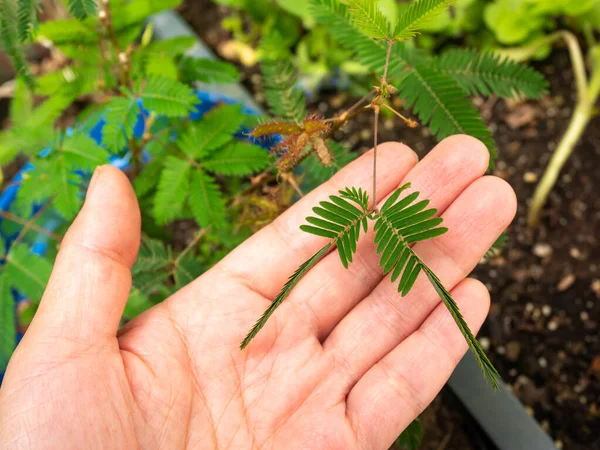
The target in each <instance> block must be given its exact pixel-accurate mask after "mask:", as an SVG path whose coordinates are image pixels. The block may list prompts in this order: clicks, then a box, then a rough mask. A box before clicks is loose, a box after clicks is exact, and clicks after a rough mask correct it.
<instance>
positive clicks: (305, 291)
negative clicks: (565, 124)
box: [285, 136, 489, 340]
mask: <svg viewBox="0 0 600 450" xmlns="http://www.w3.org/2000/svg"><path fill="white" fill-rule="evenodd" d="M488 164H489V152H488V150H487V148H486V147H485V145H483V144H482V143H481V142H480V141H478V140H477V139H475V138H472V137H469V136H453V137H450V138H448V139H445V140H444V141H442V142H441V143H440V144H438V145H437V146H436V147H435V148H434V149H433V150H432V151H431V152H430V153H429V154H428V155H427V156H426V157H425V158H424V159H423V160H422V161H420V162H419V163H418V164H417V165H416V166H415V167H414V168H413V169H412V170H411V171H410V172H409V173H408V175H407V176H406V177H405V178H403V179H402V180H400V181H399V182H398V184H397V185H396V186H394V189H395V188H396V187H399V186H400V185H402V184H404V183H406V182H411V184H412V186H411V191H419V192H420V193H421V198H423V199H429V200H430V201H431V203H430V206H431V207H433V208H436V209H437V210H438V215H439V214H442V213H443V212H444V211H445V210H446V208H448V206H449V205H450V204H451V203H452V202H453V201H454V200H455V199H456V197H458V196H459V195H460V193H461V192H462V191H463V190H464V189H466V188H467V187H468V186H469V185H470V184H471V183H472V182H473V181H474V180H476V179H477V178H479V177H481V176H482V175H483V174H484V173H485V171H486V170H487V168H488ZM392 191H393V190H392ZM390 193H391V192H390ZM386 197H387V196H386ZM384 200H385V199H381V201H380V206H381V205H382V204H383V201H384ZM373 237H374V233H373V230H372V228H371V229H370V230H369V232H368V234H367V236H363V237H362V238H361V240H360V241H359V243H358V246H357V252H356V256H355V258H354V261H353V262H352V264H350V266H349V268H348V269H345V268H344V267H343V266H342V265H341V263H340V259H339V256H338V254H337V252H333V253H331V254H329V255H327V256H326V257H325V258H324V259H323V260H322V261H321V262H320V263H319V264H318V265H317V266H316V267H315V269H314V270H312V271H310V272H309V273H308V274H307V275H306V276H305V277H304V278H303V279H302V281H301V282H300V283H299V284H298V286H297V287H296V289H294V290H293V291H292V293H291V294H290V297H289V298H288V300H286V304H287V305H286V306H285V307H286V308H289V309H293V310H294V317H295V320H299V321H301V322H303V323H305V324H308V325H309V327H310V328H311V329H314V330H315V331H316V333H317V335H318V336H319V339H320V340H323V339H325V337H327V336H328V335H329V334H330V333H331V330H332V329H333V328H334V327H335V326H336V325H337V324H338V323H339V322H340V320H342V319H343V318H344V316H346V315H347V314H348V312H349V311H350V310H351V309H352V308H353V307H354V306H356V304H357V303H358V302H359V301H361V300H362V299H363V298H365V296H366V295H368V294H369V293H370V292H371V291H372V290H373V288H374V287H375V286H376V285H377V284H378V283H379V282H380V281H381V280H382V279H383V273H382V270H381V268H380V266H379V255H377V253H376V251H375V246H374V245H373ZM290 329H293V327H291V326H290Z"/></svg>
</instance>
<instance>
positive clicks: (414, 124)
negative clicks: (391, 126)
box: [381, 103, 419, 128]
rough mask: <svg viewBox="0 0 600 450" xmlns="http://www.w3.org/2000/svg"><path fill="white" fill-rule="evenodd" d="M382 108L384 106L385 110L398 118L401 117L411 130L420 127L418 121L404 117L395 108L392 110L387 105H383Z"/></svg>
mask: <svg viewBox="0 0 600 450" xmlns="http://www.w3.org/2000/svg"><path fill="white" fill-rule="evenodd" d="M381 106H383V107H384V108H386V109H388V110H390V111H391V112H393V113H394V114H395V115H396V116H398V117H400V118H401V119H402V120H403V121H404V123H405V124H406V125H407V126H408V127H409V128H417V127H418V126H419V124H418V123H417V122H416V121H414V120H412V119H408V118H407V117H404V116H403V115H402V114H400V113H399V112H398V111H396V110H395V109H394V108H392V107H391V106H390V105H388V104H387V103H383V104H382V105H381Z"/></svg>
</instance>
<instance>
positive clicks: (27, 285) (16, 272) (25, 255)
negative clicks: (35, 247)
mask: <svg viewBox="0 0 600 450" xmlns="http://www.w3.org/2000/svg"><path fill="white" fill-rule="evenodd" d="M5 271H6V275H5V276H6V277H8V280H10V285H11V286H12V287H14V288H15V289H17V290H19V292H21V293H22V294H24V295H25V296H26V297H27V298H28V299H29V300H30V301H31V302H33V303H39V302H40V300H41V299H42V295H43V294H44V290H45V289H46V285H47V284H48V280H49V279H50V273H51V272H52V264H51V263H50V262H49V261H48V260H47V259H45V258H42V257H41V256H38V255H36V254H33V253H31V249H30V248H29V247H28V246H27V245H25V244H19V245H17V246H16V247H13V248H12V249H11V250H10V252H9V254H8V255H7V257H6V268H5Z"/></svg>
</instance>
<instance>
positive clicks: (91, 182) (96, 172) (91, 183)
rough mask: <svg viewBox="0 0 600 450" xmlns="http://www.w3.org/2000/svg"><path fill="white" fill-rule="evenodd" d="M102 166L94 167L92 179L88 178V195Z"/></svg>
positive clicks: (98, 176)
mask: <svg viewBox="0 0 600 450" xmlns="http://www.w3.org/2000/svg"><path fill="white" fill-rule="evenodd" d="M103 167H104V166H98V167H96V170H94V175H92V179H91V180H90V184H89V185H88V191H87V195H90V194H91V193H92V190H93V189H94V186H95V185H96V183H97V182H98V178H100V172H102V168H103Z"/></svg>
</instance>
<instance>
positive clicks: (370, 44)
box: [310, 0, 417, 78]
mask: <svg viewBox="0 0 600 450" xmlns="http://www.w3.org/2000/svg"><path fill="white" fill-rule="evenodd" d="M310 12H311V14H312V15H313V16H314V17H315V19H316V21H317V22H318V23H320V24H322V25H324V26H325V27H326V28H327V30H328V31H329V32H330V33H331V34H332V36H333V37H334V38H335V40H336V41H338V42H339V43H340V44H341V45H342V46H343V47H344V48H345V49H347V50H350V51H352V52H353V54H354V55H355V57H356V61H357V62H359V63H360V64H362V65H363V66H365V67H366V68H367V69H369V70H371V71H381V69H382V68H383V66H384V65H385V59H386V53H387V45H386V44H385V43H384V42H378V41H374V40H373V39H371V38H370V37H368V36H365V35H364V34H362V33H361V32H360V30H359V29H358V28H356V26H355V24H354V23H353V20H352V17H351V15H350V12H349V10H348V6H346V5H344V4H342V3H340V2H339V0H310ZM413 54H414V55H416V54H417V53H416V52H412V51H408V50H407V49H406V48H404V47H402V46H401V45H399V44H397V45H395V46H394V47H393V49H392V57H391V59H390V65H389V73H390V78H393V77H394V76H395V75H396V74H398V73H400V72H401V70H402V69H403V68H404V67H405V66H406V64H407V61H408V60H409V59H411V56H410V55H413Z"/></svg>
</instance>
